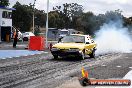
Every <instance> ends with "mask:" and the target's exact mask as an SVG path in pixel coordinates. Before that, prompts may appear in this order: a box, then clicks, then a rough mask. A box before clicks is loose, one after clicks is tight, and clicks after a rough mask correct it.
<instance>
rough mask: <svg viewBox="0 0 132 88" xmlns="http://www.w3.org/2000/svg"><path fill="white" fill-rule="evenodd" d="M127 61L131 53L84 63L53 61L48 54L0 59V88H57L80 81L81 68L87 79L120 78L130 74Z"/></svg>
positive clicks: (129, 61) (65, 60)
mask: <svg viewBox="0 0 132 88" xmlns="http://www.w3.org/2000/svg"><path fill="white" fill-rule="evenodd" d="M131 57H132V54H131V53H130V54H115V53H112V54H106V55H102V56H97V57H96V59H94V58H92V59H90V58H89V57H87V58H86V59H85V60H76V58H65V59H61V58H60V59H58V60H53V57H52V55H51V54H50V53H43V54H39V55H31V56H23V57H15V58H12V59H10V58H7V59H1V60H0V88H55V87H59V86H60V85H61V84H63V83H65V82H67V81H68V80H71V79H74V78H77V77H80V76H81V67H84V68H85V69H87V70H88V72H89V77H90V78H122V77H123V76H124V75H125V74H126V73H127V72H128V71H129V70H131V67H132V66H131V65H132V59H131ZM74 81H75V80H74ZM76 81H77V82H78V80H76ZM70 83H72V82H70ZM71 85H75V84H74V83H72V84H71ZM78 85H80V84H78ZM75 86H76V85H75ZM62 88H74V87H62ZM75 88H79V87H77V86H76V87H75Z"/></svg>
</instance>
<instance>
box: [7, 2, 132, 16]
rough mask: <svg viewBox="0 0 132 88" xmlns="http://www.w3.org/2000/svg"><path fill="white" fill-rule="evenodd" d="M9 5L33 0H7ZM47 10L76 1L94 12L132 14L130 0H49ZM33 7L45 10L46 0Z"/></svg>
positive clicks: (85, 9) (86, 9)
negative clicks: (115, 11) (119, 11)
mask: <svg viewBox="0 0 132 88" xmlns="http://www.w3.org/2000/svg"><path fill="white" fill-rule="evenodd" d="M9 1H10V4H11V5H10V6H12V5H13V4H15V2H16V1H19V2H20V3H21V4H29V3H32V4H33V2H34V0H9ZM49 2H50V3H49V10H52V8H53V7H54V6H57V5H62V4H64V3H78V4H80V5H83V7H84V11H85V12H87V11H92V12H93V13H94V14H102V13H105V12H106V11H110V10H112V11H114V10H117V9H120V10H122V11H123V12H122V14H123V15H124V16H126V17H129V16H132V0H49ZM35 3H36V4H35V7H36V8H37V9H41V10H45V11H46V8H47V0H36V2H35Z"/></svg>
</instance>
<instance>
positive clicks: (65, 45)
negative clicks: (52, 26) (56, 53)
mask: <svg viewBox="0 0 132 88" xmlns="http://www.w3.org/2000/svg"><path fill="white" fill-rule="evenodd" d="M84 46H85V44H84V43H57V44H55V45H53V47H56V48H59V49H70V48H78V49H83V48H84Z"/></svg>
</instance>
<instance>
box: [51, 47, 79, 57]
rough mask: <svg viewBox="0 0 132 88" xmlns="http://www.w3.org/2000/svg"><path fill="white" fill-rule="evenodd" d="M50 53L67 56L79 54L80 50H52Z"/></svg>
mask: <svg viewBox="0 0 132 88" xmlns="http://www.w3.org/2000/svg"><path fill="white" fill-rule="evenodd" d="M51 53H52V55H57V56H61V57H67V56H81V51H72V50H52V49H51Z"/></svg>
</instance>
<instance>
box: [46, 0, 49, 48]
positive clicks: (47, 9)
mask: <svg viewBox="0 0 132 88" xmlns="http://www.w3.org/2000/svg"><path fill="white" fill-rule="evenodd" d="M48 12H49V0H47V20H46V48H48V39H47V38H48Z"/></svg>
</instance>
